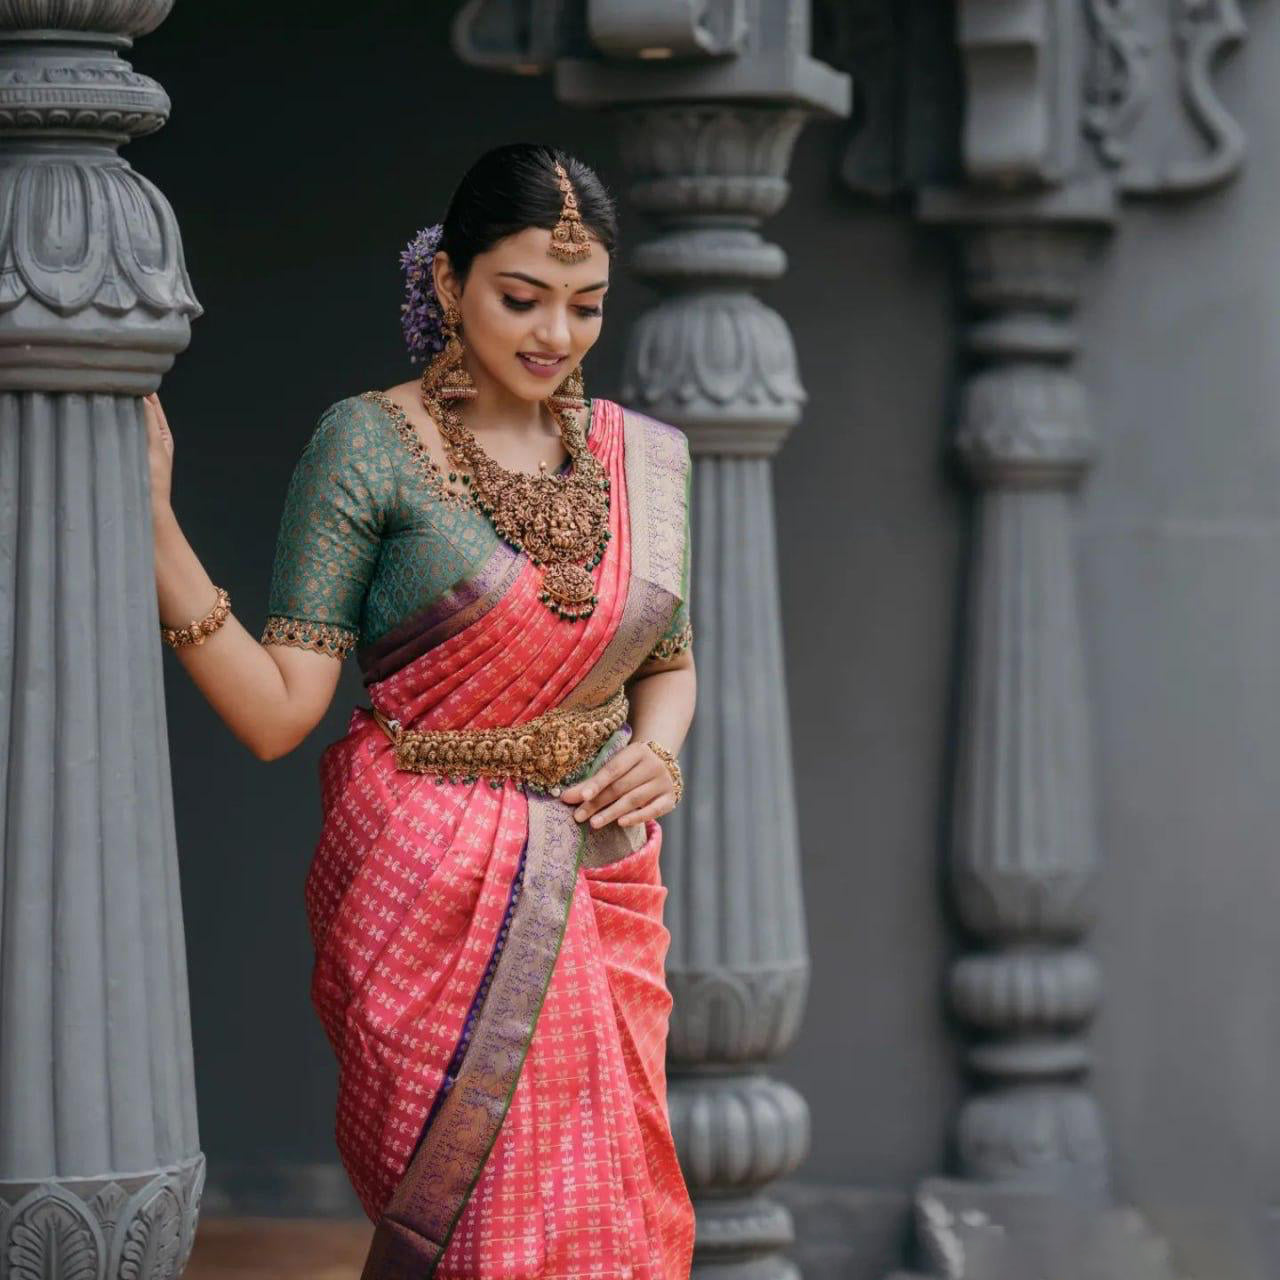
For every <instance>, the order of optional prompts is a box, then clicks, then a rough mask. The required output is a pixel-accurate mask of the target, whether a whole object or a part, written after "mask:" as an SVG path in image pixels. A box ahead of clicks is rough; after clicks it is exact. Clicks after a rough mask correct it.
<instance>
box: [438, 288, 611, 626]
mask: <svg viewBox="0 0 1280 1280" xmlns="http://www.w3.org/2000/svg"><path fill="white" fill-rule="evenodd" d="M459 320H460V317H459V316H458V315H457V313H456V310H455V308H452V307H451V308H449V311H448V312H447V313H446V315H445V325H444V333H445V345H444V349H443V350H442V351H441V352H440V353H439V354H438V355H437V356H436V357H435V358H434V359H433V360H432V361H431V362H430V364H428V366H427V367H426V369H424V370H423V373H422V388H421V395H422V403H423V406H424V407H425V408H426V410H427V412H428V413H430V414H431V416H432V417H433V418H434V419H435V422H436V425H437V427H438V428H439V431H440V436H441V439H442V440H443V441H444V445H445V449H446V450H447V451H448V453H449V457H450V459H451V460H452V461H453V463H454V465H455V466H456V467H458V468H459V469H460V470H463V471H464V472H466V473H469V475H467V474H464V477H463V483H464V484H466V485H468V487H469V488H470V491H471V493H472V495H473V498H474V500H475V503H476V505H477V506H478V507H479V508H480V510H481V511H483V512H484V514H485V515H486V516H487V517H488V519H489V522H490V523H491V524H492V525H493V528H494V531H495V532H496V533H497V534H498V536H499V537H500V538H502V539H503V541H505V542H508V543H510V545H511V546H513V547H514V548H515V549H516V550H517V551H523V552H524V553H525V554H526V555H527V556H528V557H529V559H530V560H532V561H533V563H534V564H536V565H539V566H540V567H541V568H542V584H541V590H540V591H539V592H538V599H539V600H541V601H542V602H543V603H544V604H545V605H546V606H547V608H548V609H550V610H551V611H552V612H553V613H555V614H558V615H559V616H560V617H562V618H568V619H574V618H585V617H587V616H588V615H589V614H590V613H591V612H592V610H593V609H594V608H595V606H596V602H597V599H598V597H597V596H596V587H595V582H594V580H593V579H592V577H591V570H592V569H594V568H595V567H596V565H598V564H599V563H600V561H601V560H602V559H603V558H604V552H605V547H606V546H607V545H608V542H609V539H610V537H611V534H610V531H609V477H608V476H607V475H606V474H605V470H604V467H603V466H601V465H600V460H599V459H598V458H597V457H596V456H595V454H594V453H592V452H591V450H590V449H589V448H588V446H587V433H586V430H585V429H584V428H583V427H582V425H581V424H580V423H579V422H578V420H577V417H576V416H575V413H574V410H575V409H578V408H580V407H581V406H582V372H581V369H574V370H573V372H572V373H570V374H569V376H568V377H567V378H565V380H564V382H562V383H561V384H560V386H559V387H557V389H556V390H555V391H554V392H553V393H552V394H551V395H550V396H548V397H547V403H548V405H549V406H550V408H551V412H552V415H553V416H554V418H555V420H556V424H557V425H558V427H559V428H560V439H561V440H562V441H563V443H564V446H565V449H566V450H567V451H568V453H569V457H570V459H571V460H572V467H571V469H570V471H569V472H568V473H567V474H561V473H559V472H556V473H553V474H550V475H548V474H547V473H546V472H545V471H544V472H543V473H542V474H539V475H536V476H535V475H530V474H529V473H528V472H524V471H508V470H507V469H506V468H505V467H502V466H499V464H498V463H496V462H495V461H494V460H493V459H492V458H491V457H489V455H488V454H487V453H486V452H485V451H484V449H482V448H481V447H480V443H479V441H477V440H476V438H475V436H474V435H473V434H472V433H471V432H470V431H469V430H468V429H467V427H466V425H465V424H464V423H463V421H462V415H461V414H460V413H459V412H458V410H457V409H455V408H454V407H453V404H452V402H453V401H456V400H470V399H472V398H473V397H474V396H475V394H476V388H475V383H473V382H472V381H471V376H470V375H469V374H468V373H467V370H466V366H465V365H464V364H463V363H462V341H461V339H460V338H459V336H458V329H459V327H460V325H459Z"/></svg>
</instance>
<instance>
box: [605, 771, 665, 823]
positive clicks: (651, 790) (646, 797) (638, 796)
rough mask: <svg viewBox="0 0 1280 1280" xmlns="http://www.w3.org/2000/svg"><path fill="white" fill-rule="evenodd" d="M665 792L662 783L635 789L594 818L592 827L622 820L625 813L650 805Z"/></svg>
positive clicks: (649, 784) (645, 784)
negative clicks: (618, 819) (617, 819)
mask: <svg viewBox="0 0 1280 1280" xmlns="http://www.w3.org/2000/svg"><path fill="white" fill-rule="evenodd" d="M662 792H663V786H662V783H660V782H646V783H643V784H642V785H640V786H638V787H633V788H632V789H631V790H630V791H628V792H627V793H626V795H624V796H621V797H620V798H619V799H617V800H615V801H614V802H613V804H611V805H610V806H609V807H608V808H607V809H602V810H601V811H600V812H599V813H597V814H595V815H593V816H592V819H591V825H592V826H593V827H603V826H604V825H605V823H606V822H612V821H613V820H614V819H615V818H620V817H622V815H623V814H624V813H629V812H630V811H631V810H632V809H638V808H640V806H641V805H645V804H648V803H649V801H650V800H653V799H654V798H655V797H657V796H660V795H661V794H662Z"/></svg>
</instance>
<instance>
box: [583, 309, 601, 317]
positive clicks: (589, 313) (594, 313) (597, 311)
mask: <svg viewBox="0 0 1280 1280" xmlns="http://www.w3.org/2000/svg"><path fill="white" fill-rule="evenodd" d="M578 312H579V314H581V315H584V316H599V315H603V314H604V308H603V307H579V308H578Z"/></svg>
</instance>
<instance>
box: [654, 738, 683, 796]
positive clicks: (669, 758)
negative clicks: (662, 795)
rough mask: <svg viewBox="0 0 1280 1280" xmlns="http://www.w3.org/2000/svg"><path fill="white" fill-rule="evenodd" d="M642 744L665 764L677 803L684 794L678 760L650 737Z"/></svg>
mask: <svg viewBox="0 0 1280 1280" xmlns="http://www.w3.org/2000/svg"><path fill="white" fill-rule="evenodd" d="M644 745H645V746H646V747H648V748H649V750H650V751H652V752H653V754H654V755H656V756H657V757H658V759H659V760H661V761H662V763H663V764H665V765H666V766H667V772H668V773H669V774H670V775H671V782H672V785H673V786H674V787H675V789H676V804H679V803H680V797H681V796H682V795H684V774H682V773H681V772H680V764H679V762H678V761H677V760H676V758H675V756H673V755H672V754H671V752H670V751H668V750H667V749H666V747H664V746H663V745H662V743H660V742H654V740H653V739H652V738H650V739H648V741H646V742H645V744H644ZM671 807H672V808H673V809H674V808H675V805H672V806H671Z"/></svg>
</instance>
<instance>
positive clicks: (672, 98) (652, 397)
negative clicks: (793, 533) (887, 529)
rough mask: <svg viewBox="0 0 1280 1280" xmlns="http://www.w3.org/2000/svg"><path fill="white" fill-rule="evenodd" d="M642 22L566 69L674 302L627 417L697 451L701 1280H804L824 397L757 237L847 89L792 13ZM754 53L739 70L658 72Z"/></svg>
mask: <svg viewBox="0 0 1280 1280" xmlns="http://www.w3.org/2000/svg"><path fill="white" fill-rule="evenodd" d="M622 7H623V6H621V5H619V4H617V3H614V4H599V5H596V4H589V5H588V13H589V15H590V16H591V18H592V19H593V20H594V24H593V30H597V31H598V30H600V29H607V30H608V31H609V32H610V36H611V40H610V45H609V52H610V53H611V54H613V55H614V57H615V58H621V57H623V56H626V55H628V54H629V56H630V58H631V60H632V63H633V64H634V60H635V59H636V58H638V57H641V56H644V57H645V58H646V60H647V61H648V63H649V65H648V66H645V67H636V66H634V65H632V66H628V65H627V63H626V62H614V63H610V64H608V65H602V64H598V63H585V62H573V63H562V64H560V66H559V67H558V69H557V71H558V75H557V81H558V89H559V95H560V97H561V99H562V100H567V101H570V102H575V103H581V104H584V105H586V104H590V105H602V104H608V105H610V106H612V107H613V109H614V118H615V119H616V121H617V124H618V130H619V138H620V143H621V154H622V158H623V161H624V163H625V164H626V166H627V170H628V172H629V173H630V174H631V176H632V178H633V180H634V181H633V185H632V187H631V190H630V198H631V203H632V205H633V206H634V207H635V208H638V209H641V210H643V211H644V212H645V213H647V214H648V215H649V216H650V218H651V219H652V220H653V221H654V222H655V224H656V225H657V227H658V232H659V234H658V235H657V237H656V238H654V239H652V240H649V241H647V242H645V243H644V244H642V245H640V246H639V248H638V249H637V250H636V251H635V253H634V255H633V257H632V260H631V261H632V267H633V269H634V271H635V272H636V274H637V275H638V276H640V277H641V278H642V279H644V280H645V281H647V282H648V283H650V284H652V285H654V286H655V287H656V288H657V289H658V290H659V291H661V292H662V293H663V294H664V295H665V296H664V298H663V300H662V301H660V302H659V303H658V304H657V305H656V306H654V307H652V308H651V309H650V310H648V311H646V312H645V313H644V314H642V315H641V316H640V317H639V319H638V320H637V321H636V323H635V325H634V328H633V330H632V334H631V341H630V346H629V349H628V356H627V366H626V371H625V375H624V379H623V384H622V387H621V392H620V399H621V400H622V401H623V402H624V403H625V404H627V405H630V406H632V407H634V408H637V409H640V410H643V411H647V412H650V413H652V414H653V415H654V416H655V417H658V418H661V419H663V420H664V421H668V422H672V423H675V424H677V425H678V426H680V427H681V428H683V429H684V430H685V432H686V433H687V434H688V436H689V440H690V446H691V450H692V453H693V457H694V476H693V493H692V510H693V591H692V599H693V605H692V617H693V626H694V634H695V636H696V649H697V654H698V689H699V697H698V713H697V716H696V717H695V719H694V724H693V727H692V730H691V732H690V736H689V739H688V742H687V743H686V745H685V749H684V751H683V753H682V761H683V766H684V768H685V770H686V772H687V776H688V787H689V792H688V794H689V800H688V802H687V803H686V804H685V805H683V806H681V808H679V809H677V810H676V811H675V812H674V813H673V814H672V815H671V817H670V818H668V819H666V820H665V822H664V828H665V833H666V834H665V844H664V847H663V865H664V873H663V874H664V878H665V881H666V884H667V886H668V888H669V891H670V896H669V899H668V906H667V913H666V920H667V923H668V926H669V928H670V929H671V933H672V942H671V950H670V952H669V954H668V957H667V980H668V985H669V986H670V988H671V991H672V994H673V996H674V998H675V1005H674V1009H673V1012H672V1021H671V1036H670V1041H669V1045H668V1055H667V1056H668V1068H669V1099H670V1114H671V1126H672V1130H673V1132H674V1134H675V1137H676V1143H677V1146H678V1148H679V1151H680V1156H681V1164H682V1167H683V1169H684V1173H685V1177H686V1179H687V1180H688V1183H689V1187H690V1191H691V1193H692V1195H693V1198H694V1203H695V1206H696V1208H697V1212H698V1242H697V1250H696V1253H695V1263H694V1272H695V1274H696V1275H711V1274H715V1275H716V1276H724V1277H743V1278H744V1280H745V1278H746V1277H751V1278H752V1280H767V1278H771V1277H778V1278H781V1277H790V1276H795V1275H797V1274H798V1272H797V1270H796V1268H795V1267H794V1265H793V1264H792V1263H790V1262H789V1261H788V1260H787V1259H786V1258H785V1257H784V1256H783V1254H782V1250H784V1249H785V1248H786V1247H787V1246H788V1245H789V1244H790V1243H791V1241H792V1239H793V1227H792V1223H791V1217H790V1214H789V1212H788V1211H787V1210H786V1208H785V1207H784V1206H783V1205H781V1204H780V1203H778V1202H776V1201H775V1200H773V1199H771V1198H770V1197H769V1196H768V1194H767V1189H768V1185H769V1184H770V1183H771V1182H773V1181H775V1180H776V1179H778V1178H782V1177H784V1176H786V1175H787V1174H790V1173H792V1172H793V1171H794V1170H795V1169H796V1168H797V1167H798V1166H799V1165H800V1163H801V1161H802V1160H803V1158H804V1156H805V1155H806V1154H807V1152H808V1147H809V1110H808V1106H807V1104H806V1103H805V1101H804V1099H803V1098H802V1097H801V1096H800V1095H799V1094H798V1093H797V1092H796V1091H795V1090H794V1089H793V1088H791V1087H790V1086H789V1085H787V1084H785V1083H783V1082H782V1081H780V1080H777V1079H775V1078H773V1077H772V1076H770V1075H768V1074H767V1073H766V1071H765V1065H766V1063H767V1062H768V1061H769V1060H770V1059H772V1058H775V1057H777V1056H779V1055H780V1054H781V1053H783V1052H784V1051H785V1050H786V1049H788V1048H789V1047H790V1046H791V1045H792V1043H793V1042H794V1039H795V1036H796V1033H797V1031H798V1029H799V1025H800V1020H801V1017H802V1015H803V1012H804V1003H805V996H806V992H807V987H808V974H809V959H808V949H807V942H806V937H805V923H804V907H803V903H802V900H801V892H800V873H799V847H798V844H799V842H798V833H797V824H796V813H795V796H794V791H793V781H792V771H791V748H790V739H789V731H788V723H789V722H788V714H787V698H786V684H785V676H784V663H783V649H782V632H781V625H780V617H779V602H778V567H777V559H776V552H775V528H774V514H773V496H772V457H773V455H774V453H775V452H776V451H777V450H778V448H779V447H780V446H781V445H782V443H783V441H784V440H785V438H786V436H787V434H788V432H789V431H790V430H791V428H792V427H793V426H794V425H795V424H796V422H797V421H798V420H799V418H800V414H801V409H802V406H803V403H804V400H805V393H804V390H803V388H802V386H801V383H800V377H799V371H798V369H797V364H796V353H795V348H794V345H793V343H792V340H791V335H790V332H789V330H788V328H787V324H786V321H785V320H784V319H783V318H782V317H781V316H780V315H779V314H778V313H777V312H775V311H773V310H772V309H771V308H769V307H767V306H765V305H764V304H763V303H762V302H761V301H760V300H759V299H758V298H757V297H756V296H755V295H754V294H753V292H752V289H753V288H754V287H755V286H756V285H757V284H758V283H759V282H761V281H765V280H772V279H776V278H777V277H779V276H780V275H781V274H782V273H783V271H784V269H785V264H786V260H785V256H784V254H783V252H782V250H781V249H779V248H778V246H776V245H773V244H770V243H769V242H768V241H766V240H765V239H764V238H763V237H762V236H761V234H760V230H759V228H760V225H761V223H762V222H763V220H764V219H765V218H767V217H769V216H770V215H771V214H773V213H775V212H777V210H778V209H779V208H780V207H781V206H782V204H783V202H784V201H785V200H786V198H787V194H788V187H787V181H786V172H787V167H788V165H789V163H790V159H791V153H792V148H793V144H794V142H795V139H796V137H797V135H798V134H799V132H800V130H801V128H802V127H803V124H804V121H805V119H806V117H807V116H808V115H809V114H811V113H813V112H814V111H816V110H821V111H844V110H846V109H847V93H848V84H847V82H846V81H844V80H842V79H840V78H838V77H835V76H833V75H832V73H831V72H830V71H829V70H828V69H827V68H825V67H823V66H822V65H821V64H818V63H815V62H813V61H812V60H811V59H810V58H809V30H808V23H807V20H805V19H804V18H803V17H802V15H801V14H800V13H799V12H798V11H797V9H796V6H794V5H788V4H785V3H778V4H767V3H766V4H761V5H759V6H758V7H757V9H756V11H755V13H754V15H753V25H750V26H748V25H747V24H746V17H745V13H746V6H737V5H732V6H731V5H720V6H690V9H691V11H692V10H700V11H701V13H700V18H699V19H698V20H697V21H695V20H694V19H693V18H692V17H691V16H690V14H688V13H686V14H684V28H683V29H682V30H680V31H677V30H676V29H675V27H676V26H678V25H679V23H677V22H674V21H673V20H672V19H671V15H670V13H669V12H668V14H667V20H666V22H665V24H664V23H663V22H660V21H659V20H658V19H657V17H655V16H654V14H653V13H651V14H650V22H649V24H648V26H645V25H644V24H642V23H639V22H638V20H637V19H638V14H639V13H640V11H642V10H643V8H644V6H631V11H630V16H629V18H628V19H627V20H626V21H625V22H624V21H619V20H618V19H619V18H620V11H621V9H622ZM654 8H655V10H657V8H658V7H657V6H655V7H654ZM663 8H664V9H666V10H670V9H671V6H663ZM802 8H803V6H802ZM606 18H610V19H613V20H612V21H606ZM642 28H643V29H642ZM735 39H736V41H737V48H738V50H739V57H738V59H737V60H736V61H735V60H729V59H725V60H723V61H722V62H721V63H720V64H719V65H716V63H715V62H714V61H713V60H712V61H710V64H709V65H704V66H702V67H700V68H696V69H691V68H690V66H689V65H688V64H686V65H685V66H683V67H681V68H678V69H677V68H673V67H670V66H666V65H663V64H662V63H660V62H657V61H655V54H654V49H655V48H658V47H661V48H665V49H667V50H668V51H674V52H676V53H679V54H681V55H684V56H686V57H687V56H688V55H689V53H690V51H691V49H693V48H694V47H695V46H697V45H698V44H699V42H701V44H702V46H703V47H710V48H714V49H715V51H716V52H719V53H723V52H724V51H725V49H726V47H728V45H729V44H730V43H732V42H733V41H734V40H735ZM628 40H629V41H630V42H631V43H630V44H628V43H627V41H628ZM642 50H643V51H644V52H643V54H642V52H641V51H642ZM779 55H780V56H779ZM772 59H776V61H771V60H772ZM701 77H705V78H706V80H705V83H699V82H700V80H701ZM731 78H732V79H731ZM732 80H736V84H734V83H732ZM717 81H720V83H719V84H717ZM691 90H692V92H691Z"/></svg>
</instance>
